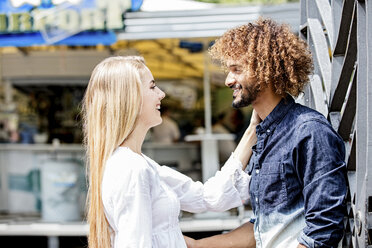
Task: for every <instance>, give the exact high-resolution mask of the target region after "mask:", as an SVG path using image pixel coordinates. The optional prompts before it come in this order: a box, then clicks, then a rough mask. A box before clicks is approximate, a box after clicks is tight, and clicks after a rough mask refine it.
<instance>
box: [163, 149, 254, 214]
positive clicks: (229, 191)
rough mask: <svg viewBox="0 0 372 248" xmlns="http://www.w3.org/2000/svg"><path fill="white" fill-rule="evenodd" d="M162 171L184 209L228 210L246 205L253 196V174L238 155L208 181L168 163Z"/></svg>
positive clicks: (192, 210) (197, 210) (231, 157)
mask: <svg viewBox="0 0 372 248" xmlns="http://www.w3.org/2000/svg"><path fill="white" fill-rule="evenodd" d="M158 171H159V175H160V177H161V178H162V180H163V181H165V182H166V183H167V184H168V186H169V187H171V188H172V189H173V191H174V192H175V193H176V194H177V196H178V198H179V200H180V203H181V209H182V210H185V211H188V212H193V213H199V212H203V211H207V210H211V211H226V210H228V209H231V208H234V207H238V206H240V205H242V201H243V200H246V199H248V197H249V193H248V185H249V180H250V176H249V175H248V174H247V173H245V172H244V171H243V170H242V164H241V163H240V161H239V160H237V159H236V158H234V154H232V155H231V156H230V158H229V159H228V160H227V161H226V163H225V165H224V166H223V167H222V169H221V170H220V171H217V172H216V174H215V176H214V177H211V178H210V179H208V181H207V182H205V183H204V184H202V183H201V182H194V181H193V180H192V179H191V178H189V177H187V176H186V175H184V174H182V173H179V172H177V171H176V170H173V169H171V168H169V167H167V166H160V167H159V169H158Z"/></svg>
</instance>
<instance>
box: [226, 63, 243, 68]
mask: <svg viewBox="0 0 372 248" xmlns="http://www.w3.org/2000/svg"><path fill="white" fill-rule="evenodd" d="M227 67H229V68H232V67H240V65H237V64H232V65H228V66H227Z"/></svg>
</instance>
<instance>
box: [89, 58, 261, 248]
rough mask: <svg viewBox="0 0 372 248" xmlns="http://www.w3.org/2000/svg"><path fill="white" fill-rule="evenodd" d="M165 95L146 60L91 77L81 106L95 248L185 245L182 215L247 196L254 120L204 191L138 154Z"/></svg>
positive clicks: (110, 65)
mask: <svg viewBox="0 0 372 248" xmlns="http://www.w3.org/2000/svg"><path fill="white" fill-rule="evenodd" d="M164 96H165V94H164V92H163V91H161V90H160V89H159V88H157V87H156V84H155V81H154V78H153V76H152V74H151V72H150V70H149V69H148V68H147V67H146V65H145V63H144V60H143V58H142V57H135V56H130V57H111V58H107V59H105V60H103V61H102V62H101V63H100V64H98V65H97V66H96V68H95V69H94V70H93V72H92V75H91V78H90V81H89V84H88V87H87V90H86V93H85V97H84V102H83V116H84V134H85V144H86V148H87V158H88V165H89V167H88V168H89V192H88V199H89V210H88V222H89V225H90V231H89V239H88V242H89V247H90V248H108V247H113V248H119V247H120V248H125V247H159V248H166V247H171V248H175V247H186V244H185V240H184V237H183V235H182V233H181V230H180V227H179V225H178V216H179V213H180V210H185V211H189V212H202V211H206V210H214V211H225V210H227V209H230V208H233V207H237V206H239V205H241V203H242V200H244V199H246V198H247V197H248V192H247V188H248V183H249V177H248V175H247V174H246V173H244V172H243V168H245V165H246V164H247V162H248V159H249V157H250V155H251V146H252V145H253V144H254V143H255V141H256V137H255V124H257V123H256V121H255V120H253V121H252V122H253V123H252V125H251V126H250V127H249V128H248V129H247V131H246V133H245V135H244V136H243V138H242V141H241V142H240V144H239V145H238V147H237V148H236V150H235V152H234V153H233V154H232V156H231V157H230V159H229V160H228V161H227V162H226V164H225V165H224V167H223V168H222V169H221V171H219V172H217V173H216V175H215V176H214V177H213V178H211V179H210V180H208V181H207V182H206V183H205V184H204V185H203V184H202V183H200V182H193V181H192V180H191V179H190V178H189V177H187V176H185V175H183V174H181V173H179V172H177V171H175V170H172V169H170V168H168V167H166V166H160V165H159V164H157V163H156V162H155V161H153V160H151V159H150V158H149V157H147V156H146V155H144V154H142V152H141V147H142V143H143V141H144V138H145V135H146V133H147V131H148V130H149V129H150V128H151V127H153V126H156V125H159V124H160V123H161V122H162V119H161V116H160V111H159V110H160V108H161V100H162V99H163V98H164ZM242 165H244V166H242Z"/></svg>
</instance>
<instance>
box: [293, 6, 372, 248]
mask: <svg viewBox="0 0 372 248" xmlns="http://www.w3.org/2000/svg"><path fill="white" fill-rule="evenodd" d="M368 3H369V1H368V0H365V1H358V0H302V1H301V26H300V36H301V37H302V38H303V39H305V40H307V42H308V44H309V46H310V48H311V51H312V53H313V59H314V75H313V76H312V78H311V84H310V86H309V87H308V88H307V89H306V90H305V94H304V98H303V103H304V104H305V105H307V106H310V107H312V108H314V109H317V110H318V111H319V112H321V113H322V114H323V115H325V116H326V117H327V118H328V120H330V122H331V124H332V126H333V127H334V129H335V130H337V131H338V133H339V134H340V136H341V137H342V138H343V140H344V141H345V146H346V158H345V161H346V162H347V169H348V197H347V205H348V208H347V214H348V215H347V218H346V219H345V222H344V223H345V230H346V232H345V236H344V239H343V242H342V247H354V248H357V247H366V248H371V247H372V71H371V70H372V6H371V5H370V6H368ZM369 4H372V2H371V3H369Z"/></svg>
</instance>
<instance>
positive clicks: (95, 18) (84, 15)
mask: <svg viewBox="0 0 372 248" xmlns="http://www.w3.org/2000/svg"><path fill="white" fill-rule="evenodd" d="M141 4H142V0H141V1H138V0H0V46H4V45H12V44H8V43H9V39H10V38H11V39H14V38H22V37H23V38H24V45H23V46H28V45H32V44H30V43H33V44H38V43H40V38H42V39H43V40H44V43H47V44H53V43H59V44H65V43H66V44H69V43H71V41H70V42H69V41H68V40H66V38H67V39H68V38H72V36H74V35H75V34H77V33H80V34H79V35H85V36H86V35H89V36H90V38H91V39H94V34H98V36H97V37H96V38H99V39H101V41H99V40H96V41H95V42H97V43H103V44H105V43H107V42H108V41H109V42H110V43H113V42H115V40H116V38H115V37H114V36H115V35H113V33H112V32H110V31H109V30H118V29H123V28H124V24H123V13H124V12H125V11H127V10H131V11H135V10H138V9H139V8H140V6H141ZM82 31H84V32H82ZM81 32H82V33H81ZM106 33H107V35H108V36H110V37H111V39H108V40H107V39H106V40H105V39H102V38H103V37H104V36H107V35H105V34H106ZM40 34H41V35H42V37H39V36H40ZM112 37H114V40H112ZM32 38H34V39H32ZM38 38H39V40H38ZM106 38H107V37H106ZM91 39H90V40H89V42H88V43H89V44H90V45H92V43H93V42H94V41H92V40H91ZM32 40H33V41H32ZM63 40H66V41H65V43H64V42H63ZM84 40H87V39H82V40H81V41H82V42H83V43H84ZM75 42H76V41H75ZM75 42H72V43H75ZM4 43H5V44H4ZM16 43H20V42H19V41H18V42H16ZM89 44H88V45H89ZM76 45H78V44H76ZM80 45H85V44H80ZM14 46H17V45H16V44H14Z"/></svg>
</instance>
